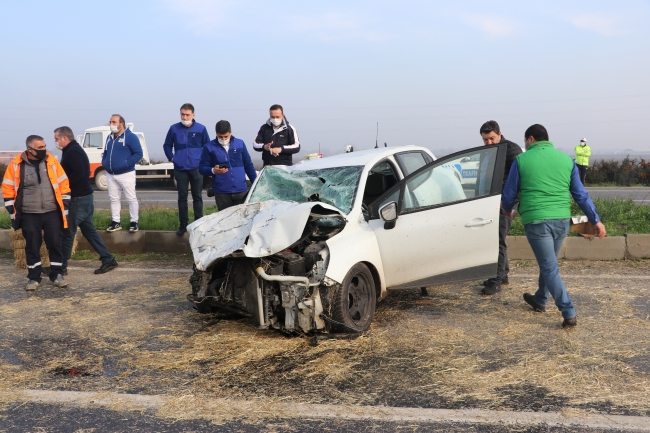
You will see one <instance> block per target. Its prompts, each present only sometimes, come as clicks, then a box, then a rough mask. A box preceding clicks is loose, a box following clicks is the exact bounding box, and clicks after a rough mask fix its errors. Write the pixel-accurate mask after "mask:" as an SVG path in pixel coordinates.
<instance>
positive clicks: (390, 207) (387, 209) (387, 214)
mask: <svg viewBox="0 0 650 433" xmlns="http://www.w3.org/2000/svg"><path fill="white" fill-rule="evenodd" d="M379 216H380V217H381V219H382V220H384V229H386V230H390V229H392V228H395V222H396V221H397V203H395V202H394V201H391V202H390V203H387V204H385V205H383V206H382V207H380V208H379Z"/></svg>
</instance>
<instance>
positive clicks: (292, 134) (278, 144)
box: [253, 104, 300, 166]
mask: <svg viewBox="0 0 650 433" xmlns="http://www.w3.org/2000/svg"><path fill="white" fill-rule="evenodd" d="M253 148H254V149H255V150H256V151H258V152H262V161H264V165H265V166H266V165H293V160H292V155H293V154H294V153H298V152H300V141H299V140H298V133H297V132H296V128H294V127H293V125H290V124H289V121H288V120H287V118H286V117H284V110H283V109H282V106H281V105H278V104H274V105H271V108H270V109H269V120H267V121H266V123H265V124H264V125H262V127H261V128H260V131H259V132H258V133H257V137H256V138H255V142H254V143H253Z"/></svg>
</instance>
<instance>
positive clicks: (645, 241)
mask: <svg viewBox="0 0 650 433" xmlns="http://www.w3.org/2000/svg"><path fill="white" fill-rule="evenodd" d="M625 238H626V241H627V254H628V257H629V258H631V259H647V258H650V235H642V234H639V235H636V234H631V235H626V236H625Z"/></svg>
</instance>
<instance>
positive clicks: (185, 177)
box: [174, 168, 203, 225]
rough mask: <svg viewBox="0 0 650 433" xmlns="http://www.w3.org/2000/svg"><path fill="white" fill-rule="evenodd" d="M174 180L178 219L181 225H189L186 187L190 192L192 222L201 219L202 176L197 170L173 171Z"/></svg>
mask: <svg viewBox="0 0 650 433" xmlns="http://www.w3.org/2000/svg"><path fill="white" fill-rule="evenodd" d="M174 179H176V188H177V190H178V219H179V220H180V223H181V224H185V225H187V224H189V222H190V217H189V216H188V212H187V189H188V188H187V187H188V184H189V187H190V188H191V190H192V205H193V207H194V221H196V220H198V219H200V218H202V217H203V196H202V195H201V191H202V190H203V176H202V175H201V173H199V169H198V168H197V169H194V170H178V169H174Z"/></svg>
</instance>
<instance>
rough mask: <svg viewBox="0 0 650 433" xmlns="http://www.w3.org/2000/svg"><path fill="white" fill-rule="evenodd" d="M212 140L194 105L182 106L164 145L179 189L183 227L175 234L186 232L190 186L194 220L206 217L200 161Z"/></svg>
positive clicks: (181, 224)
mask: <svg viewBox="0 0 650 433" xmlns="http://www.w3.org/2000/svg"><path fill="white" fill-rule="evenodd" d="M208 141H210V136H209V135H208V131H207V129H205V126H203V125H201V124H200V123H198V122H197V121H196V120H194V105H192V104H183V105H182V106H181V121H180V122H179V123H174V124H173V125H172V126H171V127H170V128H169V131H168V132H167V138H165V143H164V144H163V149H164V150H165V155H167V159H168V160H169V161H170V162H173V163H174V178H175V179H176V188H177V190H178V219H179V220H180V227H179V228H178V230H177V231H176V234H177V235H179V236H181V235H182V234H183V233H185V232H187V224H188V223H189V216H188V214H187V185H188V183H189V185H190V188H191V190H192V205H193V207H194V221H196V220H198V219H200V218H202V217H203V197H201V191H202V189H203V176H201V174H200V173H199V163H200V162H201V153H202V152H203V146H204V145H205V143H207V142H208Z"/></svg>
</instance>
